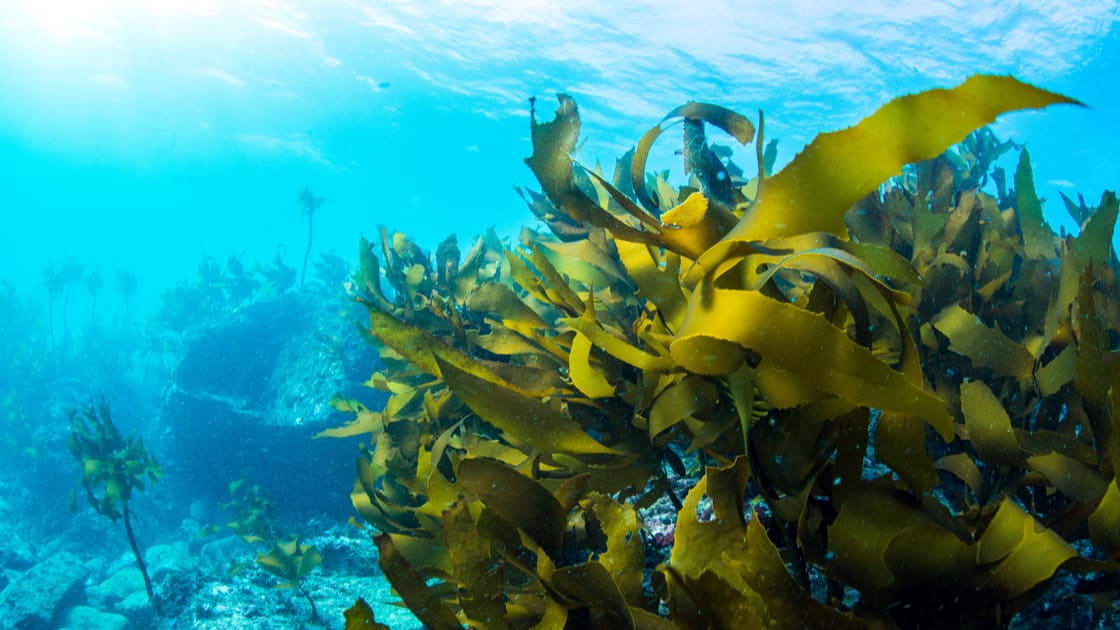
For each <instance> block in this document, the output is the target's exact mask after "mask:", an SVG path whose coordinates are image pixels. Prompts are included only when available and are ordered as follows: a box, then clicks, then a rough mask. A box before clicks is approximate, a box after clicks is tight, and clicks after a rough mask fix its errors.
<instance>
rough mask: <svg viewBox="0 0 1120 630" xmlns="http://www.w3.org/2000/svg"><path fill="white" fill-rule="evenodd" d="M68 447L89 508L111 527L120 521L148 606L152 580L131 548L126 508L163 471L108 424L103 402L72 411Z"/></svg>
mask: <svg viewBox="0 0 1120 630" xmlns="http://www.w3.org/2000/svg"><path fill="white" fill-rule="evenodd" d="M67 446H68V448H69V450H70V453H71V454H72V455H73V456H74V458H75V459H77V460H78V461H79V462H81V464H82V488H84V489H85V493H86V499H87V500H88V501H89V504H90V506H92V507H93V509H94V510H96V511H97V513H98V514H101V515H102V516H105V517H108V518H109V519H110V520H112V521H116V520H117V519H122V520H123V522H124V531H125V534H126V535H127V536H128V544H129V546H131V548H132V554H133V555H134V556H135V557H136V565H137V566H138V567H139V568H140V574H141V575H142V576H143V577H144V589H145V590H146V591H147V593H148V599H149V600H151V599H152V597H153V594H152V580H151V578H150V577H149V576H148V568H147V566H146V565H145V563H144V556H143V554H141V553H140V547H139V546H138V545H137V544H136V536H135V535H134V534H133V531H132V521H131V517H130V514H131V513H130V511H129V507H128V502H129V501H130V500H131V499H132V495H133V493H134V492H139V491H142V490H144V487H145V484H146V483H156V482H157V481H159V479H160V477H161V476H162V475H163V471H162V470H161V469H160V467H159V465H158V464H157V463H156V461H155V459H154V458H153V457H152V456H151V454H150V453H148V451H147V449H145V448H144V444H143V442H141V441H140V440H138V439H136V438H132V437H125V436H124V435H123V434H121V432H120V431H119V430H118V429H117V427H116V425H114V424H113V418H112V416H111V414H110V412H109V403H107V402H102V403H101V404H99V405H89V406H88V407H86V408H84V409H80V410H78V409H75V410H73V411H71V413H70V441H69V443H68V445H67Z"/></svg>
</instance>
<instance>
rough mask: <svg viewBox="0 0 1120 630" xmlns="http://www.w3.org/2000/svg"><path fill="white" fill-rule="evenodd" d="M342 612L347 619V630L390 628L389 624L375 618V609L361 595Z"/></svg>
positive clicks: (384, 629)
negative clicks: (378, 621) (379, 621)
mask: <svg viewBox="0 0 1120 630" xmlns="http://www.w3.org/2000/svg"><path fill="white" fill-rule="evenodd" d="M342 614H343V615H344V617H345V619H346V627H345V630H389V626H387V625H385V624H383V623H377V621H376V620H374V618H373V609H372V608H370V607H369V604H367V603H366V600H364V599H362V598H361V597H359V598H358V601H356V602H354V605H353V606H351V607H350V608H347V609H346V612H344V613H342Z"/></svg>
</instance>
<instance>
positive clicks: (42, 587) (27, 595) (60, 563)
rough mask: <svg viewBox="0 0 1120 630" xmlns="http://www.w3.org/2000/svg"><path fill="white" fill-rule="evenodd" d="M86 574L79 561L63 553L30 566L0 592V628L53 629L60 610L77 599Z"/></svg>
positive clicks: (73, 556)
mask: <svg viewBox="0 0 1120 630" xmlns="http://www.w3.org/2000/svg"><path fill="white" fill-rule="evenodd" d="M86 572H87V569H86V568H85V566H83V565H82V561H81V559H79V558H78V557H77V556H75V555H74V554H71V553H66V552H61V553H58V554H55V555H53V556H51V557H50V558H47V559H46V560H44V561H42V562H40V563H39V564H37V565H35V566H33V567H31V568H30V569H28V570H27V572H25V573H23V574H22V575H20V576H18V577H16V578H15V579H14V580H12V582H11V583H10V584H8V586H7V587H5V588H4V592H2V593H0V628H12V629H13V630H47V629H48V628H52V627H57V625H58V624H57V621H58V620H59V617H60V613H61V610H62V608H63V607H64V606H65V605H66V604H67V603H72V600H76V599H77V597H78V596H80V594H81V591H82V585H83V581H84V580H85V578H86Z"/></svg>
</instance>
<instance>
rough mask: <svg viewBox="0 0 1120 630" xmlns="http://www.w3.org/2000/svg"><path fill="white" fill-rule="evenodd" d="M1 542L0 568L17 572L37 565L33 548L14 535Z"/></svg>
mask: <svg viewBox="0 0 1120 630" xmlns="http://www.w3.org/2000/svg"><path fill="white" fill-rule="evenodd" d="M2 540H3V542H0V567H3V568H4V569H10V570H15V571H26V570H27V569H29V568H30V567H31V565H33V564H35V555H34V553H32V551H31V546H30V545H28V544H27V542H26V541H24V540H23V539H21V538H18V537H16V536H15V535H14V534H13V535H11V536H6V537H5V538H3V539H2Z"/></svg>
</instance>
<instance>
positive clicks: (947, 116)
mask: <svg viewBox="0 0 1120 630" xmlns="http://www.w3.org/2000/svg"><path fill="white" fill-rule="evenodd" d="M1055 103H1070V104H1074V105H1080V104H1081V103H1079V102H1078V101H1076V100H1074V99H1071V98H1069V97H1066V96H1062V95H1061V94H1055V93H1053V92H1048V91H1046V90H1042V89H1040V88H1036V87H1034V86H1032V85H1028V84H1026V83H1023V82H1021V81H1019V80H1017V79H1014V78H1012V77H1010V76H993V75H975V76H973V77H970V78H969V79H968V80H967V81H965V82H964V83H962V84H960V85H959V86H957V87H955V88H952V89H936V90H927V91H925V92H920V93H918V94H913V95H909V96H903V97H901V98H897V99H895V100H893V101H891V102H890V103H888V104H886V105H884V106H883V107H881V108H880V109H879V110H878V111H877V112H875V113H874V114H872V115H871V116H869V117H868V118H865V119H863V120H862V121H860V122H859V123H858V124H856V125H855V126H854V127H849V128H848V129H844V130H843V131H834V132H832V133H826V134H821V135H819V136H817V138H816V139H815V140H813V142H812V143H810V144H809V146H808V147H806V148H805V150H804V151H802V152H801V153H799V154H798V155H797V157H795V158H794V159H793V162H791V163H790V164H789V165H787V166H786V167H785V168H783V169H782V170H781V171H780V172H778V173H777V174H776V175H774V176H773V177H771V178H770V179H769V180H767V182H766V192H765V194H764V195H763V196H762V198H761V199H759V201H758V203H757V204H756V205H755V207H754V208H753V209H751V211H750V212H748V213H747V214H746V216H744V217H743V219H742V221H740V222H739V224H738V225H737V226H735V229H733V230H732V231H731V232H730V233H729V234H728V235H727V236H726V237H724V241H764V240H767V239H771V238H775V237H779V236H789V235H792V234H801V233H803V232H817V231H820V232H831V233H833V234H837V235H840V236H841V237H844V238H846V237H847V228H845V227H844V213H845V212H847V210H848V208H850V207H851V206H852V204H854V203H855V202H857V201H859V200H860V199H862V198H863V197H865V196H866V195H867V194H868V193H870V192H871V191H873V190H875V188H877V187H878V186H879V184H881V183H883V181H885V180H886V179H887V178H889V177H891V176H893V175H897V174H898V172H899V171H900V170H901V169H902V166H903V165H904V164H909V163H910V162H917V161H920V160H928V159H930V158H933V157H936V156H938V155H940V154H941V153H942V152H943V151H945V149H947V148H949V147H950V146H951V145H952V144H954V143H956V142H960V140H961V139H962V138H964V137H965V136H966V135H967V134H968V133H969V132H970V131H972V130H973V129H976V128H977V127H980V126H981V125H985V124H988V123H990V122H992V121H993V120H995V119H996V116H998V115H999V114H1002V113H1004V112H1009V111H1013V110H1018V109H1037V108H1040V107H1045V106H1047V105H1053V104H1055Z"/></svg>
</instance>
